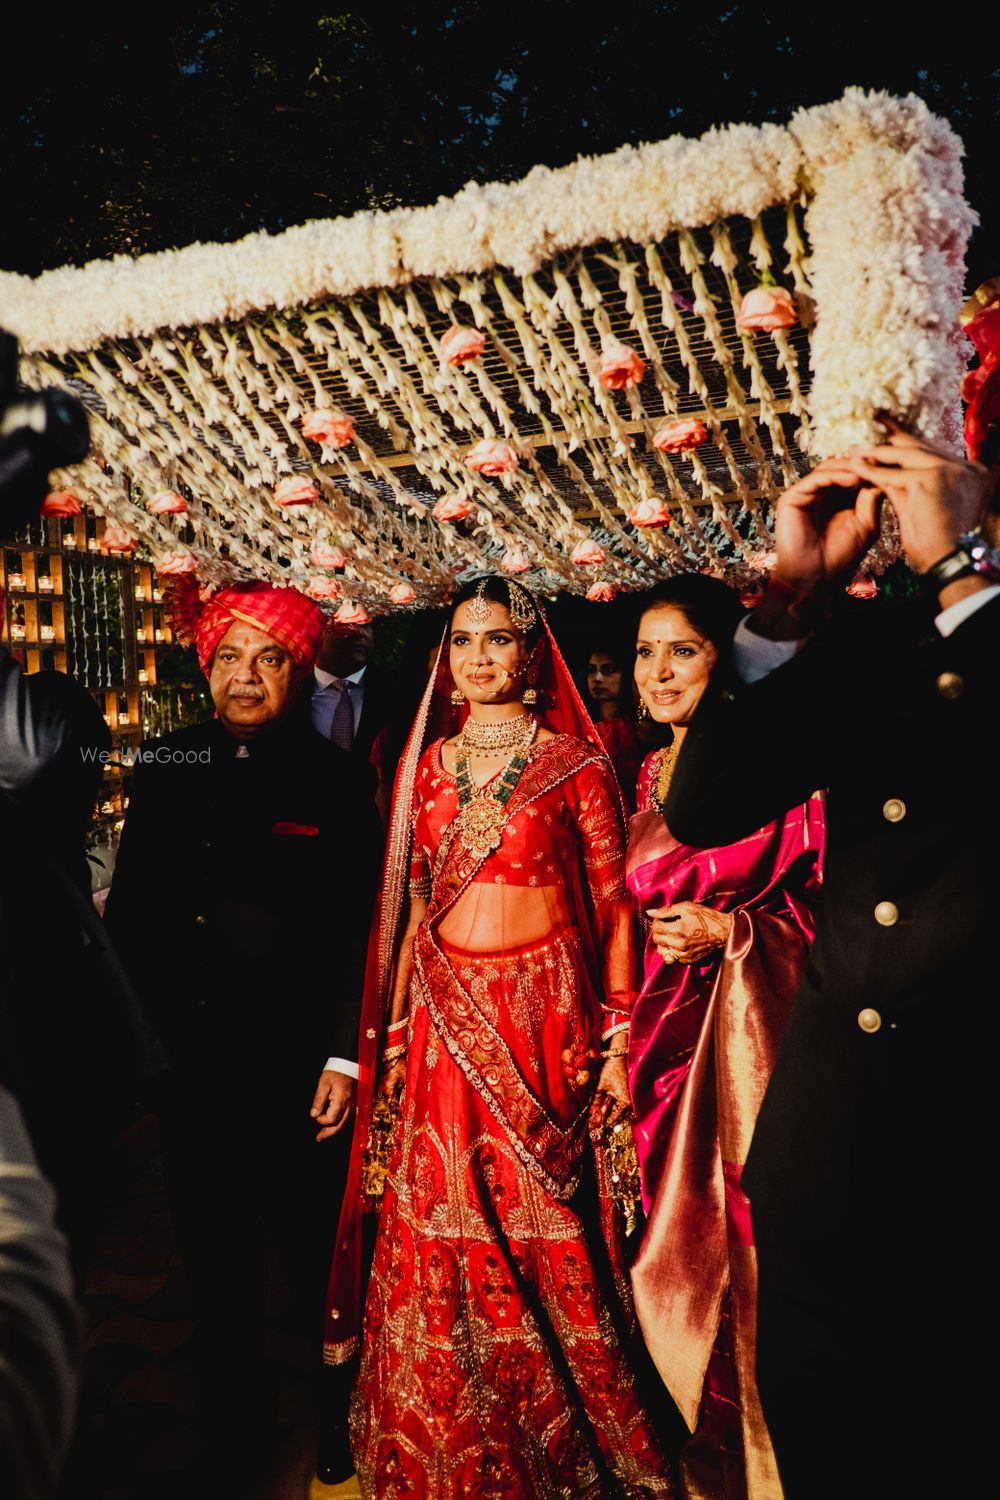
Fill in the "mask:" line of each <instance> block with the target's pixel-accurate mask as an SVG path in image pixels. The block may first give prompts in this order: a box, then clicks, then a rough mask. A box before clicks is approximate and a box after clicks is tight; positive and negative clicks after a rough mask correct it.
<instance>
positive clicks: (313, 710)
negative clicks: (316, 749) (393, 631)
mask: <svg viewBox="0 0 1000 1500" xmlns="http://www.w3.org/2000/svg"><path fill="white" fill-rule="evenodd" d="M374 645H375V637H374V634H373V632H372V627H371V625H370V624H367V625H352V626H346V625H338V624H337V623H336V622H334V621H328V622H327V629H326V633H325V634H324V636H323V643H322V645H321V647H320V651H319V657H318V658H317V661H316V666H315V668H314V669H313V682H312V690H311V692H309V693H304V694H303V699H304V700H306V702H305V706H306V707H307V709H308V712H309V715H310V717H311V719H312V725H313V728H314V729H315V730H316V732H317V734H320V735H322V736H323V738H324V739H327V740H331V741H332V743H333V744H335V745H338V746H340V748H341V749H342V750H348V751H350V752H351V754H352V755H354V756H355V757H356V758H357V759H358V760H361V761H363V762H364V763H365V764H366V765H370V766H371V767H372V770H373V771H374V773H375V777H376V790H375V803H376V806H377V807H378V810H379V816H380V817H381V819H382V823H383V826H384V825H385V824H386V822H387V821H388V816H389V803H390V801H391V798H392V783H393V780H394V778H395V774H396V762H397V760H398V759H399V754H400V750H401V748H402V746H401V743H400V734H399V726H400V715H399V712H398V710H399V701H398V697H399V695H398V692H397V691H394V689H393V685H392V682H391V679H390V678H389V676H388V674H387V673H386V672H384V671H383V670H382V669H381V668H379V667H377V666H373V665H371V660H370V659H371V654H372V651H373V649H374Z"/></svg>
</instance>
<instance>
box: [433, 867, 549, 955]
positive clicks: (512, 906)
mask: <svg viewBox="0 0 1000 1500" xmlns="http://www.w3.org/2000/svg"><path fill="white" fill-rule="evenodd" d="M569 924H570V915H569V909H568V907H567V905H566V898H565V893H564V891H563V889H562V887H561V886H556V885H537V886H536V885H507V884H502V885H491V884H487V883H486V882H485V881H474V882H473V884H472V885H471V886H470V887H469V888H468V890H467V891H465V892H464V893H463V895H462V896H460V897H459V899H458V901H457V902H456V903H455V905H454V906H453V907H452V909H451V910H450V911H449V912H448V913H447V915H446V916H445V917H444V918H442V920H441V923H440V925H439V927H438V933H439V935H440V938H441V940H442V942H444V943H446V944H448V945H449V946H451V947H454V948H461V949H463V950H464V951H465V952H466V953H498V954H499V953H504V952H508V951H509V950H511V949H514V948H526V947H528V945H529V944H531V943H538V942H541V941H542V940H543V939H545V938H547V937H548V936H549V935H550V934H551V933H553V932H556V931H558V930H559V929H560V928H563V927H567V926H569Z"/></svg>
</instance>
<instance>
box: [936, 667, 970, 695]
mask: <svg viewBox="0 0 1000 1500" xmlns="http://www.w3.org/2000/svg"><path fill="white" fill-rule="evenodd" d="M934 686H935V687H936V688H937V690H938V692H939V693H940V694H941V697H942V698H958V697H960V696H961V693H962V689H963V688H964V687H965V683H964V682H963V681H962V679H961V677H959V675H958V673H957V672H942V673H941V675H940V677H939V678H938V679H937V682H936V683H935V684H934Z"/></svg>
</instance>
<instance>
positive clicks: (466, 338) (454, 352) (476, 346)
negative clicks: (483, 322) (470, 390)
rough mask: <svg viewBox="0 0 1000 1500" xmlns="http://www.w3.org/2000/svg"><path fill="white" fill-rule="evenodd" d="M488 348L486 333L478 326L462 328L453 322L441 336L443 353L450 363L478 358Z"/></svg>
mask: <svg viewBox="0 0 1000 1500" xmlns="http://www.w3.org/2000/svg"><path fill="white" fill-rule="evenodd" d="M485 348H486V335H485V334H483V333H480V331H479V329H478V328H462V327H460V326H459V324H458V323H452V325H451V327H450V328H449V329H448V331H447V333H444V334H442V336H441V353H442V354H443V355H444V357H445V359H446V360H447V362H448V364H450V365H462V364H464V363H465V361H466V360H467V359H478V358H479V356H480V355H481V354H482V352H483V350H484V349H485Z"/></svg>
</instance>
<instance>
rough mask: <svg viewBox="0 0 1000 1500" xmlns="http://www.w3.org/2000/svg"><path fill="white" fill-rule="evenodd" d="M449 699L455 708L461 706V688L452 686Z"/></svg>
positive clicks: (463, 698)
mask: <svg viewBox="0 0 1000 1500" xmlns="http://www.w3.org/2000/svg"><path fill="white" fill-rule="evenodd" d="M451 701H452V703H454V705H455V707H456V708H461V706H462V704H463V703H464V702H465V694H464V693H463V692H462V689H461V688H460V687H453V688H452V690H451Z"/></svg>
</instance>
